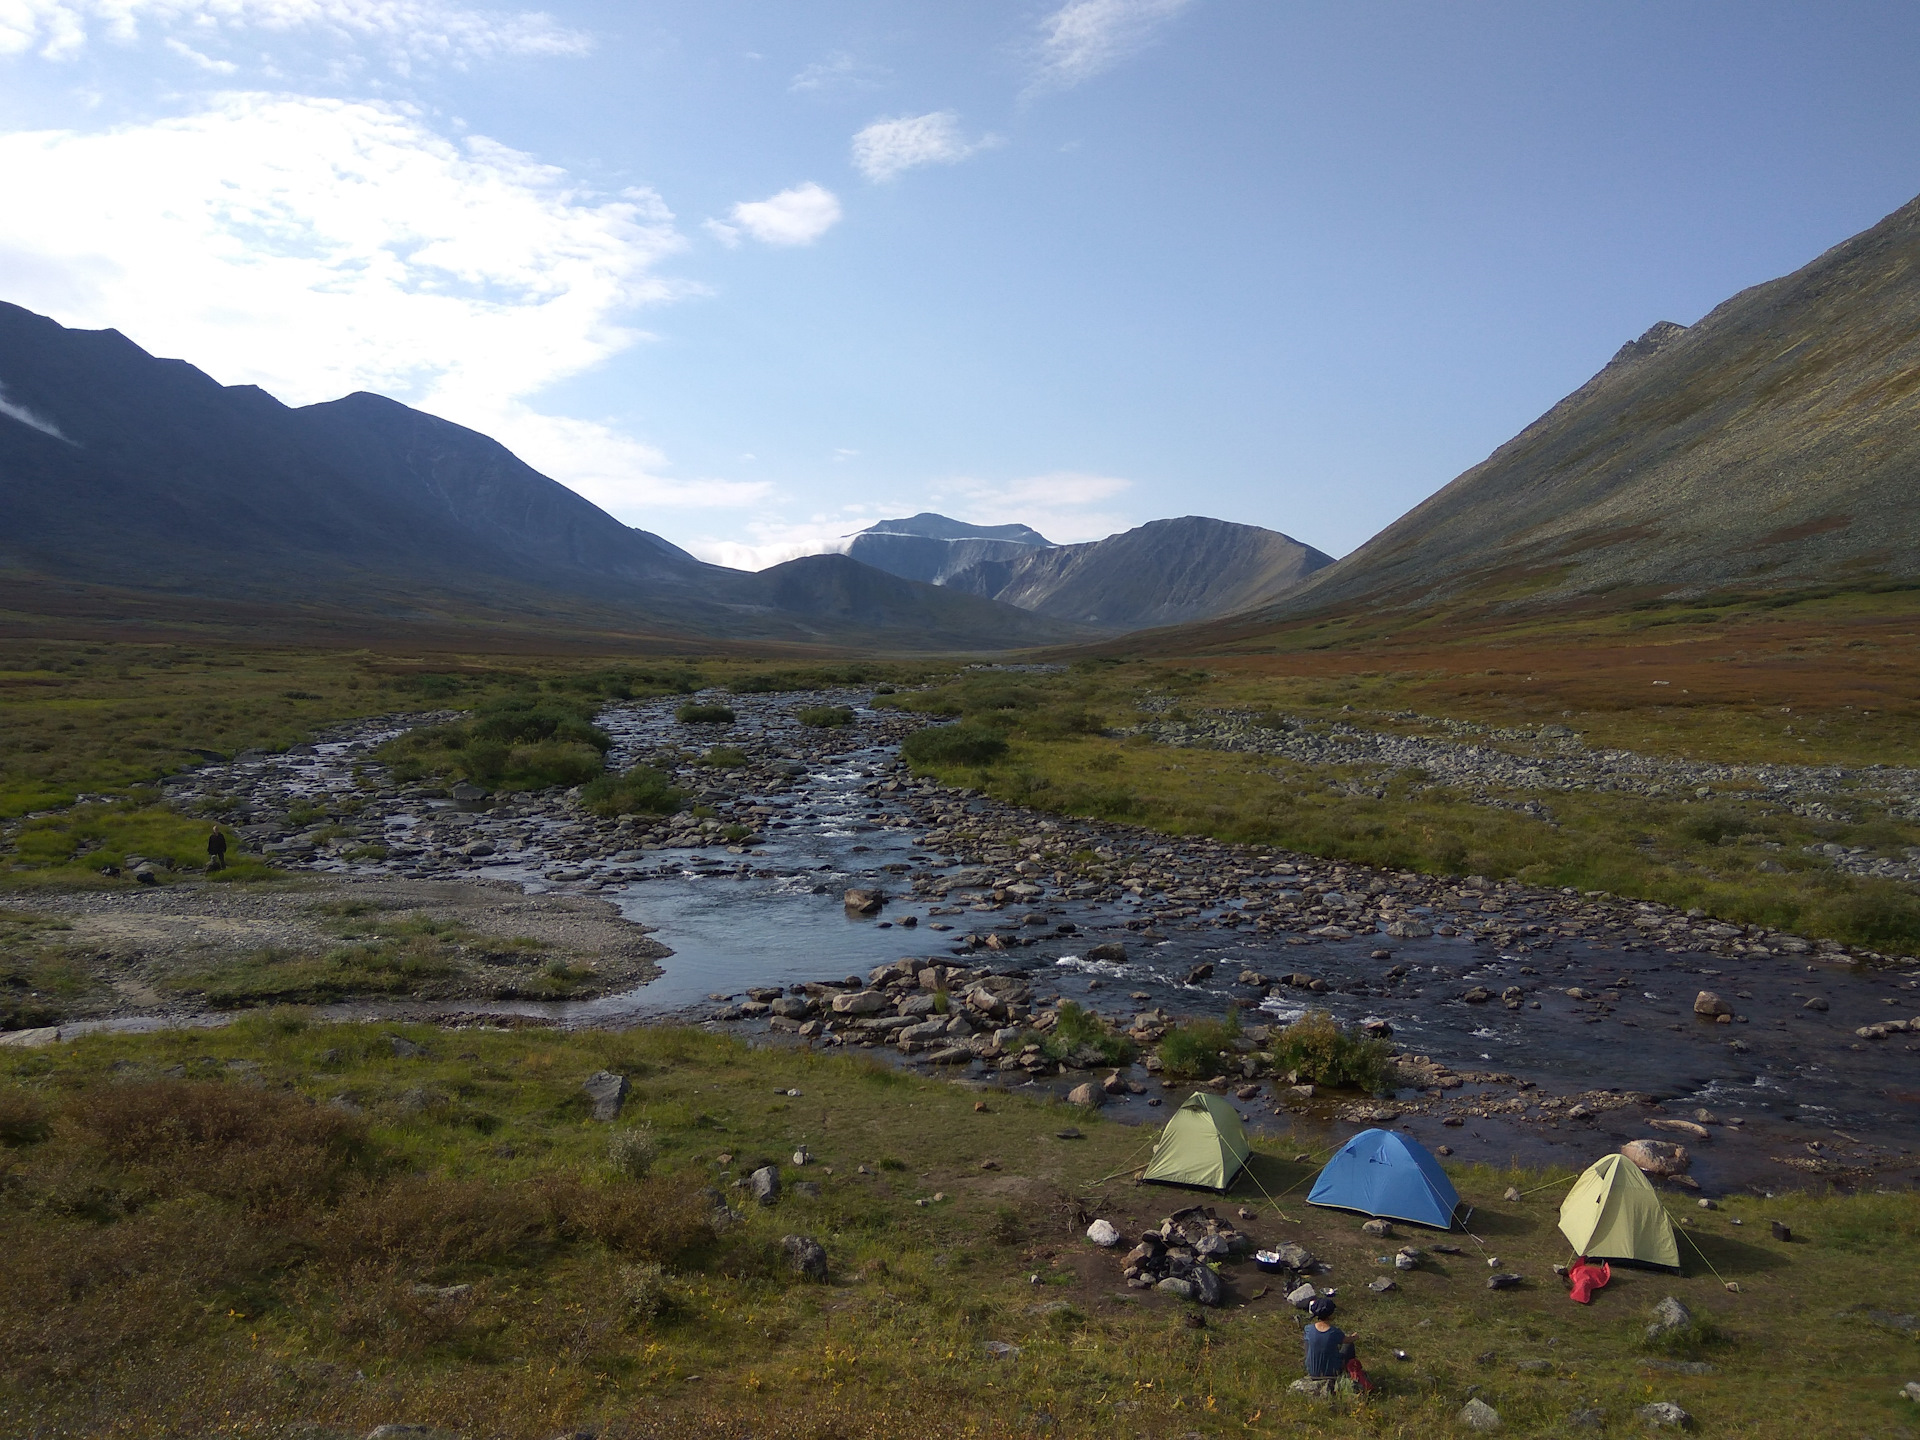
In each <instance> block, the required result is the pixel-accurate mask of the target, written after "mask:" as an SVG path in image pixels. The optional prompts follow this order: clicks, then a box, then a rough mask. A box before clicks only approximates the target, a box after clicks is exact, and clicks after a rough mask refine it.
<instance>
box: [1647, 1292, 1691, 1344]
mask: <svg viewBox="0 0 1920 1440" xmlns="http://www.w3.org/2000/svg"><path fill="white" fill-rule="evenodd" d="M1652 1313H1653V1324H1651V1325H1649V1326H1648V1327H1647V1338H1648V1339H1649V1340H1658V1339H1659V1338H1660V1337H1661V1336H1662V1335H1667V1334H1670V1333H1672V1332H1673V1331H1675V1330H1684V1329H1686V1328H1687V1327H1688V1326H1689V1325H1691V1324H1693V1312H1692V1311H1691V1310H1689V1309H1687V1307H1686V1306H1684V1305H1682V1304H1681V1303H1680V1302H1679V1301H1678V1300H1676V1299H1675V1298H1674V1297H1673V1296H1671V1295H1669V1296H1667V1298H1666V1299H1664V1300H1662V1301H1661V1302H1660V1303H1659V1304H1658V1305H1656V1306H1654V1307H1653V1312H1652Z"/></svg>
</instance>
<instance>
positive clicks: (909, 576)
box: [847, 511, 1053, 585]
mask: <svg viewBox="0 0 1920 1440" xmlns="http://www.w3.org/2000/svg"><path fill="white" fill-rule="evenodd" d="M1052 543H1053V542H1052V541H1051V540H1049V539H1047V537H1046V536H1044V535H1042V534H1041V533H1040V532H1039V531H1038V530H1034V529H1031V528H1029V527H1028V526H1025V525H969V524H967V523H966V522H965V521H964V520H950V519H948V518H947V517H946V516H945V515H935V514H934V513H932V512H931V511H922V512H921V513H920V514H918V515H910V516H908V517H907V518H906V519H904V520H882V521H880V522H878V523H877V524H874V525H869V526H868V527H867V528H866V529H865V530H862V531H861V532H860V533H859V534H858V535H855V536H854V537H853V543H852V544H851V545H850V546H848V547H847V554H849V555H851V556H852V557H853V558H854V559H856V560H858V561H860V562H861V563H862V564H864V565H871V566H873V567H874V568H875V569H878V570H885V571H886V572H887V573H888V574H890V575H898V576H900V577H901V578H902V579H905V580H924V581H926V582H927V583H928V584H930V585H941V584H945V583H946V581H947V580H949V579H950V578H952V577H953V576H955V575H958V574H959V573H960V572H961V571H962V570H965V569H966V568H967V567H968V566H969V565H975V564H978V563H979V562H980V561H982V560H1011V559H1014V558H1017V557H1018V556H1021V555H1025V554H1027V553H1028V552H1029V551H1032V550H1035V549H1042V548H1045V547H1047V546H1049V545H1051V544H1052Z"/></svg>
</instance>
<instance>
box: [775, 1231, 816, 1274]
mask: <svg viewBox="0 0 1920 1440" xmlns="http://www.w3.org/2000/svg"><path fill="white" fill-rule="evenodd" d="M780 1248H781V1249H782V1250H784V1251H785V1252H786V1256H787V1268H788V1269H789V1270H791V1271H793V1273H794V1274H796V1275H798V1276H799V1277H800V1278H801V1279H803V1280H811V1281H814V1282H815V1283H816V1284H821V1285H824V1284H825V1283H826V1280H827V1251H826V1247H825V1246H823V1245H822V1244H821V1243H820V1242H819V1241H818V1240H816V1239H814V1238H813V1237H812V1236H811V1235H788V1236H786V1237H785V1238H783V1239H782V1240H781V1241H780Z"/></svg>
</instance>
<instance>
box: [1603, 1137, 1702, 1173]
mask: <svg viewBox="0 0 1920 1440" xmlns="http://www.w3.org/2000/svg"><path fill="white" fill-rule="evenodd" d="M1620 1153H1621V1154H1622V1155H1624V1156H1626V1157H1627V1159H1629V1160H1631V1161H1632V1162H1633V1163H1634V1164H1635V1165H1638V1166H1639V1167H1640V1168H1641V1169H1642V1170H1644V1171H1646V1173H1647V1174H1649V1175H1658V1176H1661V1177H1663V1178H1664V1177H1666V1176H1670V1175H1684V1174H1686V1173H1687V1170H1688V1168H1689V1167H1690V1166H1691V1165H1692V1164H1693V1156H1691V1155H1689V1154H1688V1153H1687V1147H1686V1146H1684V1145H1675V1144H1674V1143H1673V1142H1672V1141H1670V1140H1629V1141H1627V1143H1626V1144H1624V1145H1622V1146H1621V1147H1620Z"/></svg>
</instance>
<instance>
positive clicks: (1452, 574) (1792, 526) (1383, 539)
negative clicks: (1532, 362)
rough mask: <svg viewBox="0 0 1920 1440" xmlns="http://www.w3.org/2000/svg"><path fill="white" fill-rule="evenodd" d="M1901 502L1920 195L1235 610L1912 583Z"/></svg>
mask: <svg viewBox="0 0 1920 1440" xmlns="http://www.w3.org/2000/svg"><path fill="white" fill-rule="evenodd" d="M1917 500H1920V200H1916V201H1914V202H1912V203H1910V204H1908V205H1906V206H1904V207H1902V208H1901V209H1899V210H1897V211H1895V212H1894V213H1893V214H1892V215H1889V216H1888V217H1887V218H1886V219H1884V220H1882V221H1881V222H1880V223H1879V224H1878V225H1875V226H1874V227H1873V228H1872V229H1870V230H1867V231H1865V232H1863V233H1862V234H1860V235H1856V236H1855V237H1853V238H1852V239H1850V240H1847V241H1845V242H1844V243H1842V244H1840V245H1837V246H1835V247H1834V248H1833V249H1831V250H1829V251H1827V252H1826V253H1825V254H1824V255H1822V256H1820V257H1819V258H1818V259H1817V260H1815V261H1813V262H1812V263H1811V264H1809V265H1807V266H1805V267H1804V268H1802V269H1800V270H1797V271H1795V272H1794V273H1793V274H1791V275H1788V276H1785V277H1783V278H1781V279H1778V280H1773V281H1770V282H1768V283H1766V284H1763V285H1757V286H1754V287H1753V288H1752V289H1749V290H1744V291H1742V292H1741V293H1740V294H1738V295H1735V296H1734V297H1733V298H1732V299H1730V300H1728V301H1726V302H1725V303H1724V304H1722V305H1721V306H1719V307H1718V308H1717V309H1715V310H1714V311H1713V313H1712V314H1710V315H1708V316H1707V317H1706V318H1705V319H1703V320H1701V321H1700V322H1699V323H1698V324H1696V325H1693V326H1692V327H1690V328H1687V327H1682V326H1679V325H1674V324H1671V323H1668V322H1662V323H1661V324H1658V325H1655V326H1654V327H1653V328H1652V329H1650V330H1648V331H1647V333H1646V334H1645V335H1643V336H1641V337H1640V338H1639V339H1638V340H1635V341H1632V342H1630V343H1629V344H1627V345H1624V346H1622V347H1621V349H1620V351H1619V353H1618V354H1616V355H1615V356H1614V358H1613V360H1612V361H1611V362H1610V363H1609V364H1608V365H1607V366H1606V367H1605V368H1604V369H1602V370H1601V371H1600V372H1599V373H1598V374H1597V375H1595V376H1594V377H1593V378H1592V379H1591V380H1589V381H1588V382H1587V383H1586V384H1585V385H1583V386H1581V387H1580V388H1579V389H1578V390H1576V391H1574V392H1573V393H1572V394H1571V395H1569V396H1567V398H1566V399H1564V400H1562V401H1561V402H1560V403H1559V404H1558V405H1556V406H1554V407H1553V409H1551V410H1550V411H1548V412H1547V413H1546V414H1545V415H1543V416H1542V417H1541V418H1540V419H1539V420H1537V421H1535V422H1534V423H1533V424H1532V425H1530V426H1528V427H1527V428H1526V429H1525V430H1524V431H1522V432H1521V433H1520V434H1519V435H1517V436H1515V437H1514V438H1513V439H1512V440H1510V441H1508V442H1507V443H1506V444H1505V445H1503V446H1501V447H1500V448H1499V449H1498V450H1496V451H1495V452H1494V453H1493V454H1492V455H1491V456H1489V457H1488V458H1487V459H1486V460H1485V461H1484V462H1482V463H1481V464H1479V465H1477V466H1475V467H1474V468H1473V469H1471V470H1469V471H1467V472H1466V473H1465V474H1463V475H1461V476H1460V477H1459V478H1458V479H1456V480H1454V481H1453V482H1452V483H1451V484H1449V485H1448V486H1447V487H1446V488H1445V489H1443V490H1441V491H1440V492H1439V493H1438V494H1437V495H1435V496H1433V497H1432V498H1431V499H1430V500H1428V501H1426V502H1425V503H1424V504H1422V505H1420V506H1418V507H1417V508H1415V509H1414V510H1412V511H1411V512H1409V513H1408V514H1407V515H1405V516H1403V517H1402V518H1401V519H1400V520H1398V521H1396V522H1395V523H1394V524H1393V525H1391V526H1389V527H1388V528H1387V529H1386V530H1384V531H1382V532H1381V533H1380V534H1379V535H1377V536H1375V537H1374V538H1373V539H1372V540H1370V541H1368V542H1367V543H1366V544H1365V545H1363V546H1362V547H1361V548H1360V549H1358V550H1356V551H1355V552H1354V553H1353V554H1351V555H1349V556H1347V557H1346V558H1345V559H1343V560H1341V561H1340V562H1339V564H1337V565H1335V566H1332V567H1331V568H1329V569H1327V570H1325V571H1323V572H1321V573H1320V574H1318V575H1316V576H1315V577H1314V578H1313V579H1312V580H1311V581H1310V582H1309V583H1308V584H1307V585H1305V586H1303V587H1301V589H1300V590H1299V591H1297V592H1296V593H1294V594H1292V595H1289V596H1288V597H1286V599H1284V600H1283V601H1281V602H1280V603H1279V604H1278V605H1277V606H1274V607H1272V608H1271V609H1270V610H1268V611H1266V612H1264V614H1263V615H1262V616H1258V617H1248V618H1249V619H1261V618H1272V619H1276V620H1277V619H1282V618H1284V617H1288V616H1292V615H1298V614H1302V613H1308V612H1318V611H1320V610H1323V609H1334V608H1340V609H1345V608H1351V607H1355V606H1360V605H1367V606H1374V605H1382V604H1387V605H1396V606H1419V605H1427V604H1441V605H1448V606H1452V605H1458V604H1467V605H1473V604H1495V605H1503V604H1511V603H1517V602H1524V603H1526V604H1529V605H1544V604H1552V603H1558V602H1565V601H1568V600H1571V599H1574V598H1576V597H1581V596H1594V595H1599V594H1604V593H1607V592H1616V593H1618V594H1620V595H1621V596H1622V597H1623V598H1624V597H1632V598H1641V597H1646V596H1650V595H1656V594H1667V595H1680V596H1684V595H1688V594H1705V593H1710V592H1714V591H1720V590H1727V589H1736V590H1767V589H1787V588H1796V587H1804V586H1807V585H1810V584H1836V583H1838V584H1859V583H1870V582H1872V581H1875V580H1877V579H1885V578H1892V579H1896V580H1898V579H1908V578H1912V577H1915V576H1920V545H1917V544H1916V542H1920V503H1916V501H1917ZM1007 598H1013V597H1007Z"/></svg>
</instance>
